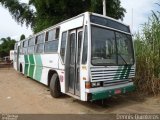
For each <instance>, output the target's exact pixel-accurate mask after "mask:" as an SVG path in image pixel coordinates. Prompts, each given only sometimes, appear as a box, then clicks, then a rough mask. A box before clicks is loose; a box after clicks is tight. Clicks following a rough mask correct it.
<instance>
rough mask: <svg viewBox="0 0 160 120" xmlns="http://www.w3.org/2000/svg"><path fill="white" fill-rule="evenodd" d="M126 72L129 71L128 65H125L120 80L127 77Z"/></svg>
mask: <svg viewBox="0 0 160 120" xmlns="http://www.w3.org/2000/svg"><path fill="white" fill-rule="evenodd" d="M126 70H127V65H125V66H124V67H123V70H122V72H121V75H120V79H123V77H124V76H125V73H126Z"/></svg>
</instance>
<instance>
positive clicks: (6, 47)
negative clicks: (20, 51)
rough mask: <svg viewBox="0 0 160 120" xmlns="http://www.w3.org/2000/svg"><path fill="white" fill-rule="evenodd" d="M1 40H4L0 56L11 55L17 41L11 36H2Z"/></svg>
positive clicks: (0, 47) (0, 45) (0, 46)
mask: <svg viewBox="0 0 160 120" xmlns="http://www.w3.org/2000/svg"><path fill="white" fill-rule="evenodd" d="M1 41H3V42H2V44H0V58H3V57H5V56H9V53H10V50H13V49H14V44H15V43H16V41H15V40H13V39H11V38H10V37H7V38H2V39H1Z"/></svg>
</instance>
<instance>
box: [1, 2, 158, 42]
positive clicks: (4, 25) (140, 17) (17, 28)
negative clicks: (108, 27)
mask: <svg viewBox="0 0 160 120" xmlns="http://www.w3.org/2000/svg"><path fill="white" fill-rule="evenodd" d="M22 1H28V0H22ZM158 1H159V3H160V0H121V3H122V6H123V7H124V8H125V9H126V11H127V13H126V14H125V18H124V21H123V22H124V23H126V24H128V25H130V26H131V29H132V28H133V29H132V31H133V32H136V31H138V30H139V29H140V26H141V24H143V23H144V22H147V20H148V16H149V15H150V14H151V10H158V8H160V7H158V5H156V4H155V3H157V2H158ZM159 11H160V10H159ZM132 13H133V14H132ZM132 16H133V20H132ZM132 21H133V22H132ZM132 25H133V26H132ZM21 34H25V35H26V36H29V35H30V34H32V31H31V28H27V27H26V26H25V25H23V26H21V25H18V24H17V23H16V22H15V20H14V19H12V16H11V15H10V13H9V12H8V10H7V9H5V8H4V7H2V6H1V5H0V38H3V37H8V36H10V37H12V38H16V39H19V36H20V35H21Z"/></svg>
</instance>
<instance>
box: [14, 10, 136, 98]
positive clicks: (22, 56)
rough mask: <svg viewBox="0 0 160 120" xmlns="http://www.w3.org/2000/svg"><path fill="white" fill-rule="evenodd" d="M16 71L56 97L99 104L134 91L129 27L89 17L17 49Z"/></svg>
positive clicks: (33, 38)
mask: <svg viewBox="0 0 160 120" xmlns="http://www.w3.org/2000/svg"><path fill="white" fill-rule="evenodd" d="M14 68H15V69H16V70H17V71H19V72H21V73H23V74H24V75H25V76H28V77H30V78H33V79H34V80H36V81H38V82H40V83H42V84H45V85H47V86H48V87H49V88H50V92H51V95H52V96H53V97H56V98H57V97H60V96H61V95H62V94H67V95H70V96H72V97H74V98H77V99H80V100H82V101H94V100H101V99H105V98H108V97H111V96H113V95H116V94H123V93H126V92H131V91H133V90H134V88H135V87H134V84H133V78H134V77H135V59H134V47H133V41H132V35H131V32H130V28H129V26H127V25H125V24H123V23H121V22H119V21H117V20H114V19H112V18H110V17H106V16H103V15H99V14H95V13H90V12H85V13H83V14H80V15H78V16H76V17H73V18H71V19H69V20H66V21H64V22H61V23H59V24H57V25H55V26H52V27H50V28H48V29H45V30H43V31H41V32H39V33H37V34H35V35H33V36H30V37H29V38H27V39H25V40H22V41H20V42H17V43H16V44H15V57H14Z"/></svg>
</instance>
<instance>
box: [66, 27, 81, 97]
mask: <svg viewBox="0 0 160 120" xmlns="http://www.w3.org/2000/svg"><path fill="white" fill-rule="evenodd" d="M82 34H83V32H82V29H76V30H72V31H70V32H69V40H68V43H69V47H68V48H69V53H70V54H69V57H68V58H69V79H68V80H69V92H70V93H72V94H74V95H77V96H79V94H80V55H81V54H80V53H81V43H82Z"/></svg>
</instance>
